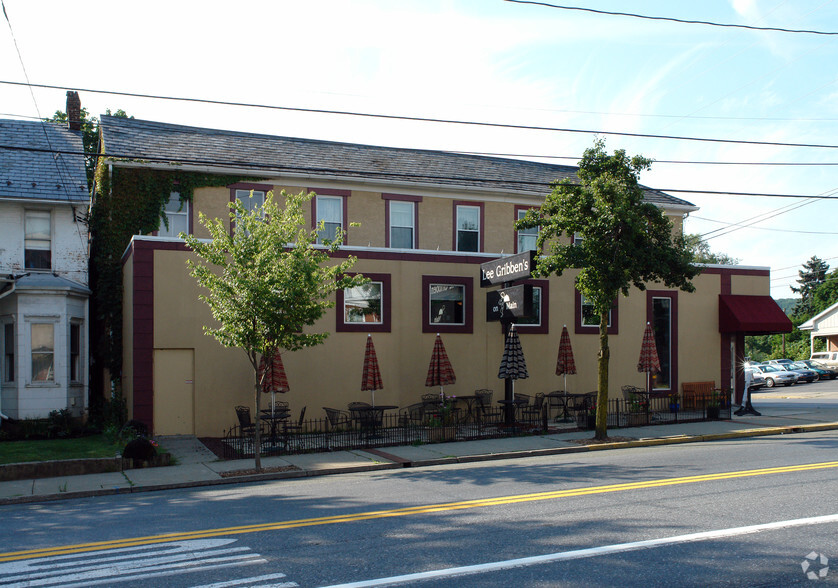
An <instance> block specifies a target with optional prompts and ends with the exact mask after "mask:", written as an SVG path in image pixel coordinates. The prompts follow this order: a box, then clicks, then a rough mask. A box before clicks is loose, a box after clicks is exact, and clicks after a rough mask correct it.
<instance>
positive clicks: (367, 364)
mask: <svg viewBox="0 0 838 588" xmlns="http://www.w3.org/2000/svg"><path fill="white" fill-rule="evenodd" d="M382 388H384V384H383V383H382V382H381V371H380V370H379V369H378V356H376V354H375V346H374V345H373V344H372V335H367V348H366V350H365V351H364V371H363V373H362V374H361V390H369V391H370V392H372V405H373V406H375V391H376V390H381V389H382Z"/></svg>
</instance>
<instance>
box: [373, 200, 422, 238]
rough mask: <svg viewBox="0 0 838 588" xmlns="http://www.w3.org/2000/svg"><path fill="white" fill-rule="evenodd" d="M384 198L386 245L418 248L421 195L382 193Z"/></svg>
mask: <svg viewBox="0 0 838 588" xmlns="http://www.w3.org/2000/svg"><path fill="white" fill-rule="evenodd" d="M381 198H382V199H383V200H384V219H385V221H384V223H385V231H386V232H385V236H384V246H385V247H390V248H394V249H416V248H417V247H418V246H419V245H418V244H419V237H418V229H417V227H418V222H417V219H418V218H419V203H420V202H421V201H422V197H421V196H405V195H400V194H382V195H381Z"/></svg>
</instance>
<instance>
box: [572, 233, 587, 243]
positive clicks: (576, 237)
mask: <svg viewBox="0 0 838 588" xmlns="http://www.w3.org/2000/svg"><path fill="white" fill-rule="evenodd" d="M584 239H585V238H584V237H583V236H582V233H573V245H581V244H582V241H583V240H584Z"/></svg>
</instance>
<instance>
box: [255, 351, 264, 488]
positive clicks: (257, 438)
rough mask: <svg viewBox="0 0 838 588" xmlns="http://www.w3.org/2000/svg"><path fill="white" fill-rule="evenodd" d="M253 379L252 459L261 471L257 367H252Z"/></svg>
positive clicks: (257, 469)
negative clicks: (254, 396)
mask: <svg viewBox="0 0 838 588" xmlns="http://www.w3.org/2000/svg"><path fill="white" fill-rule="evenodd" d="M254 366H258V364H256V363H255V362H254ZM253 381H254V384H253V390H254V392H255V394H256V403H255V404H256V413H255V414H254V415H253V424H254V425H255V430H254V431H253V460H254V462H255V464H254V467H255V468H256V471H257V472H261V471H262V456H261V453H262V435H261V429H262V427H261V426H260V423H259V415H260V414H261V412H260V409H261V408H262V407H261V406H260V405H261V400H262V394H261V392H262V391H261V390H260V388H261V386H260V385H259V384H260V382H259V368H258V367H254V371H253Z"/></svg>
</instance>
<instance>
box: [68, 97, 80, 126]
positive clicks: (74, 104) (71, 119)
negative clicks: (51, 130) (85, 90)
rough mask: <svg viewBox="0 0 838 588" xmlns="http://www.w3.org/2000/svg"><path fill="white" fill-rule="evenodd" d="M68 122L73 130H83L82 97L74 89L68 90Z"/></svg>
mask: <svg viewBox="0 0 838 588" xmlns="http://www.w3.org/2000/svg"><path fill="white" fill-rule="evenodd" d="M67 123H68V124H69V127H70V130H71V131H80V130H81V99H80V98H79V93H78V92H73V91H72V90H68V91H67Z"/></svg>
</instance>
